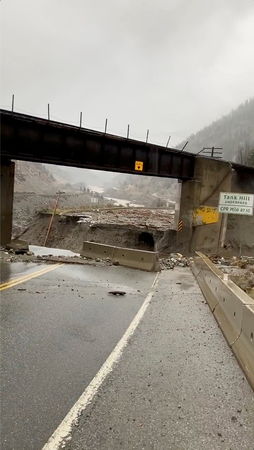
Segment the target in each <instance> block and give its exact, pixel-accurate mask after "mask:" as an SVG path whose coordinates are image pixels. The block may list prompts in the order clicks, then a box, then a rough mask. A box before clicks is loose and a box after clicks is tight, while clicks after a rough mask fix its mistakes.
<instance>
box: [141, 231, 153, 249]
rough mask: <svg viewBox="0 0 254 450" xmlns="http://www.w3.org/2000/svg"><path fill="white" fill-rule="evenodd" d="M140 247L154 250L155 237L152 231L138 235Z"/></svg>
mask: <svg viewBox="0 0 254 450" xmlns="http://www.w3.org/2000/svg"><path fill="white" fill-rule="evenodd" d="M138 243H139V247H140V248H142V249H144V250H154V239H153V235H152V234H151V233H147V232H146V231H143V232H142V233H140V234H139V236H138Z"/></svg>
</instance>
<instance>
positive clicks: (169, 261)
mask: <svg viewBox="0 0 254 450" xmlns="http://www.w3.org/2000/svg"><path fill="white" fill-rule="evenodd" d="M190 260H191V258H187V257H186V256H183V255H182V254H181V253H170V255H169V256H168V257H167V258H162V259H161V260H160V266H161V270H166V269H174V267H176V266H178V267H186V266H189V265H190Z"/></svg>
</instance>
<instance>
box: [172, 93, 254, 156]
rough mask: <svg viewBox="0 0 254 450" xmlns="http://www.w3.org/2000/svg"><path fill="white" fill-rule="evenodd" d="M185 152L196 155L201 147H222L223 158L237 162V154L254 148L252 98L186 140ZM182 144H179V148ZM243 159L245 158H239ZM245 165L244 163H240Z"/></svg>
mask: <svg viewBox="0 0 254 450" xmlns="http://www.w3.org/2000/svg"><path fill="white" fill-rule="evenodd" d="M187 140H188V141H189V143H188V146H187V148H186V151H189V152H193V153H197V152H198V151H200V150H201V149H202V148H203V147H212V146H214V147H223V157H224V159H226V160H229V161H235V160H239V153H245V154H246V155H245V156H247V154H248V151H250V150H251V149H253V148H254V98H252V99H250V100H248V101H246V102H245V103H243V104H241V105H240V106H239V107H238V108H237V109H235V110H233V111H232V112H231V113H229V114H227V115H226V116H223V117H222V118H221V119H219V120H216V121H215V122H213V123H212V124H211V125H209V126H208V127H206V128H203V129H202V130H201V131H199V132H198V133H196V134H192V135H191V136H189V138H187ZM182 145H183V144H179V148H181V146H182ZM241 159H245V160H246V157H245V158H241V157H240V160H241ZM240 162H243V163H245V162H246V161H240Z"/></svg>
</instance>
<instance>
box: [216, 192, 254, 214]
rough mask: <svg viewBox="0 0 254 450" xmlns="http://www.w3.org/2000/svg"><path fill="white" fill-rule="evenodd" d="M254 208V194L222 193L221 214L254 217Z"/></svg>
mask: <svg viewBox="0 0 254 450" xmlns="http://www.w3.org/2000/svg"><path fill="white" fill-rule="evenodd" d="M253 207H254V194H245V193H236V192H221V193H220V200H219V212H221V213H226V214H241V215H247V216H252V215H253Z"/></svg>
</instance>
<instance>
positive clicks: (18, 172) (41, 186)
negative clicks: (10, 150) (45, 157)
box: [14, 161, 58, 194]
mask: <svg viewBox="0 0 254 450" xmlns="http://www.w3.org/2000/svg"><path fill="white" fill-rule="evenodd" d="M57 188H58V184H57V182H56V180H55V178H54V177H53V175H52V174H50V173H49V171H48V170H47V169H46V168H45V167H44V165H43V164H41V163H32V162H26V161H15V185H14V190H15V192H35V193H37V194H48V193H54V192H55V191H56V189H57Z"/></svg>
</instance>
